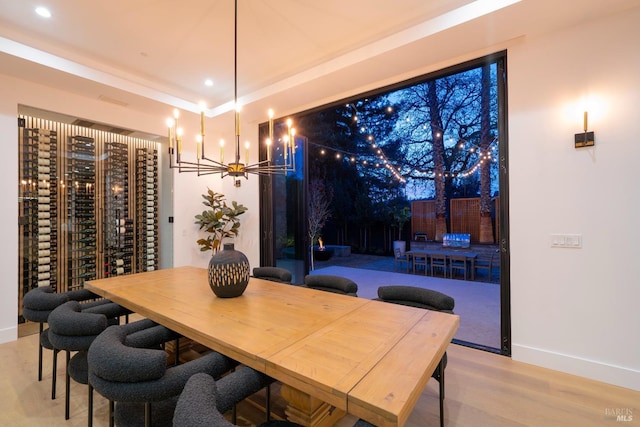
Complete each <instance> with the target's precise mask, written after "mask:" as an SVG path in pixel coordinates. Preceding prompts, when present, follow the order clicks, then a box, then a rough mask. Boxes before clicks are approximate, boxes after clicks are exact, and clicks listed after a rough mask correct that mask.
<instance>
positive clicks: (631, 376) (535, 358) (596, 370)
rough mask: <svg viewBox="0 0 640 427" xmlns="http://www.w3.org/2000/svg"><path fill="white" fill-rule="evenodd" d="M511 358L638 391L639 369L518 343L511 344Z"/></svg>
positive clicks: (639, 387)
mask: <svg viewBox="0 0 640 427" xmlns="http://www.w3.org/2000/svg"><path fill="white" fill-rule="evenodd" d="M511 358H512V359H513V360H516V361H518V362H524V363H529V364H531V365H536V366H541V367H543V368H547V369H553V370H555V371H560V372H565V373H567V374H571V375H577V376H580V377H584V378H589V379H592V380H595V381H600V382H604V383H607V384H613V385H616V386H620V387H625V388H629V389H631V390H636V391H640V371H637V370H634V369H631V368H625V367H621V366H614V365H609V364H606V363H602V362H598V361H594V360H588V359H583V358H579V357H575V356H571V355H567V354H560V353H555V352H550V351H547V350H541V349H539V348H534V347H528V346H523V345H518V344H512V346H511Z"/></svg>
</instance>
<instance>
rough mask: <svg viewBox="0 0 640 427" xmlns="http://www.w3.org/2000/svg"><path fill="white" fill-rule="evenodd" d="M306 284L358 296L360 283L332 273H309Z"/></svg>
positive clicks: (328, 290) (322, 289)
mask: <svg viewBox="0 0 640 427" xmlns="http://www.w3.org/2000/svg"><path fill="white" fill-rule="evenodd" d="M304 286H306V287H307V288H313V289H318V290H320V291H327V292H333V293H336V294H344V295H351V296H354V297H355V296H357V293H358V284H357V283H356V282H354V281H353V280H351V279H347V278H346V277H342V276H333V275H330V274H308V275H306V276H305V278H304Z"/></svg>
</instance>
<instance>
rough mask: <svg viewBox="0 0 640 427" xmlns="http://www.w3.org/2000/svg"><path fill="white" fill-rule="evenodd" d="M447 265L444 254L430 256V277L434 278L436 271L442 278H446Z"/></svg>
mask: <svg viewBox="0 0 640 427" xmlns="http://www.w3.org/2000/svg"><path fill="white" fill-rule="evenodd" d="M448 267H449V265H448V262H447V256H446V255H444V254H437V253H433V254H431V275H432V276H435V275H436V271H442V277H445V278H446V277H447V269H448Z"/></svg>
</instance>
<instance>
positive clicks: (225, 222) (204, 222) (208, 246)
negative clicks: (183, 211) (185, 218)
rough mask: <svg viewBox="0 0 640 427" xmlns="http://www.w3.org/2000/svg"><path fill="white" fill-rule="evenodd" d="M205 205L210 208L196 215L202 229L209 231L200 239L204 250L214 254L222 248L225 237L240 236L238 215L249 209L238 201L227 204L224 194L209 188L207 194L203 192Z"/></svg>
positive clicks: (199, 241) (199, 243)
mask: <svg viewBox="0 0 640 427" xmlns="http://www.w3.org/2000/svg"><path fill="white" fill-rule="evenodd" d="M202 198H203V199H204V201H203V202H202V204H203V205H205V206H207V207H208V208H209V209H207V210H204V211H202V213H201V214H199V215H196V216H195V218H196V222H195V223H196V224H198V225H199V226H200V230H204V231H206V232H207V233H208V236H207V237H206V238H202V239H198V241H197V242H196V243H197V244H198V245H200V250H201V251H202V252H206V251H212V252H213V254H215V253H216V252H218V250H220V248H221V246H222V243H223V241H224V239H229V238H233V237H236V236H238V231H239V230H240V220H239V219H238V217H239V216H240V215H242V214H243V213H245V212H246V211H247V208H246V207H244V206H243V205H241V204H238V203H237V202H235V201H234V202H231V206H229V205H227V201H226V199H225V197H224V194H220V193H216V192H214V191H212V190H211V189H209V188H207V194H203V195H202Z"/></svg>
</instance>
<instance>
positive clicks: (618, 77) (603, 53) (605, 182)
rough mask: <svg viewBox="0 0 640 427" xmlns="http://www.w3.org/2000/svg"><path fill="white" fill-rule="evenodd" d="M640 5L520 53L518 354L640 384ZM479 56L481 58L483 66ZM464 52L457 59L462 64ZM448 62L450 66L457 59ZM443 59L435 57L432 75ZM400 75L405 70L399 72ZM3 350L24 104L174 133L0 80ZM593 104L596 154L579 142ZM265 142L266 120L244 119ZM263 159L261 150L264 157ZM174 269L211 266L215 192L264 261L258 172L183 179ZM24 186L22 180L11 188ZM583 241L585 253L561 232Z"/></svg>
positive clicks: (246, 245) (13, 273) (177, 196)
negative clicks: (203, 232) (238, 178)
mask: <svg viewBox="0 0 640 427" xmlns="http://www.w3.org/2000/svg"><path fill="white" fill-rule="evenodd" d="M637 22H640V9H638V8H636V9H635V10H632V11H629V12H627V13H625V14H621V15H618V16H616V17H613V18H604V19H602V20H601V21H600V22H595V23H591V24H590V25H588V26H584V27H582V28H574V29H569V30H566V31H562V32H559V33H555V34H551V35H547V36H543V37H527V38H525V39H523V40H520V41H519V42H517V43H516V44H514V45H510V46H509V49H508V72H509V94H508V95H509V107H508V110H509V162H510V190H511V191H510V197H511V205H510V214H511V273H512V277H511V294H512V298H511V307H512V338H513V358H514V359H516V360H520V361H524V362H528V363H532V364H536V365H540V366H545V367H549V368H552V369H557V370H560V371H565V372H569V373H573V374H577V375H581V376H585V377H590V378H595V379H598V380H602V381H605V382H609V383H613V384H618V385H622V386H625V387H629V388H633V389H636V390H640V373H639V370H640V341H639V338H638V333H637V332H636V329H637V328H638V326H640V314H639V313H640V310H638V302H639V301H640V273H639V271H640V269H638V264H640V263H639V262H638V261H637V259H638V255H637V254H638V245H639V243H640V227H639V226H638V224H637V218H639V217H640V192H639V191H638V190H637V189H636V188H635V182H636V181H637V179H636V176H635V170H636V169H639V168H638V167H637V166H636V165H637V163H638V159H640V144H638V142H637V139H638V138H637V136H638V135H640V129H639V127H640V125H639V124H638V123H639V120H638V114H637V113H636V111H637V109H638V105H637V104H638V100H639V99H640V79H639V78H638V76H640V55H638V54H637V45H638V43H639V42H640V29H639V27H638V26H637V25H635V24H636V23H637ZM474 56H478V53H477V52H476V53H475V54H470V55H469V57H467V58H464V59H470V58H472V57H474ZM460 60H462V59H461V58H456V59H453V58H452V60H451V61H452V64H453V62H455V61H460ZM452 64H449V65H452ZM429 66H430V64H428V62H426V63H425V68H428V67H429ZM398 72H399V73H401V72H406V70H398ZM0 92H1V93H2V97H0V135H1V138H2V139H1V142H2V145H1V146H2V149H3V150H4V153H5V156H4V157H5V165H4V166H3V168H2V171H1V172H0V174H2V175H1V176H2V178H3V181H4V182H5V184H6V185H3V186H2V187H1V188H0V197H2V200H5V201H7V202H6V203H5V204H4V205H3V207H2V208H0V221H1V223H2V228H1V229H0V238H2V242H3V254H4V256H3V257H2V258H0V268H1V269H2V270H1V271H3V273H4V279H5V280H3V281H2V282H0V295H2V298H1V299H0V342H4V341H7V340H10V339H14V338H15V336H16V316H17V307H16V301H17V257H15V256H12V254H15V253H16V251H17V242H18V236H17V229H18V228H17V206H16V204H14V202H13V201H15V200H17V144H16V141H17V127H16V113H17V104H18V103H23V104H27V105H31V106H35V107H39V108H43V109H48V110H53V111H59V112H62V113H66V114H71V115H77V116H79V117H83V118H88V119H94V120H96V121H101V122H106V123H111V124H114V125H120V126H122V127H127V128H132V129H139V130H144V131H147V132H152V133H158V134H164V132H165V131H164V129H163V128H161V127H159V126H161V122H160V121H159V120H158V119H157V118H156V117H150V116H144V115H140V114H132V113H131V112H129V111H127V110H126V109H122V108H120V107H117V106H112V105H110V104H105V103H101V102H98V101H94V100H87V99H82V98H77V97H74V96H72V95H69V94H62V93H58V92H57V91H55V90H53V89H49V88H45V87H40V86H37V85H33V84H28V83H25V82H21V81H17V80H14V79H9V78H6V77H3V76H0ZM585 98H591V99H592V100H593V101H592V102H593V103H594V104H593V105H591V106H589V107H588V109H589V114H590V125H589V127H590V130H593V131H595V133H596V146H595V147H594V148H592V149H580V150H576V149H574V148H573V135H574V133H577V132H579V131H580V130H581V129H582V111H583V108H582V107H581V106H580V105H579V104H580V102H582V100H583V99H585ZM243 132H247V133H249V134H251V133H254V135H255V134H257V124H255V123H250V124H249V125H248V126H245V125H244V124H243ZM252 155H257V154H256V153H255V152H254V153H252ZM174 177H175V187H174V195H173V197H174V215H175V223H174V236H173V237H174V265H175V266H181V265H197V266H206V264H207V262H208V259H209V254H204V253H200V252H199V250H198V247H197V245H196V244H195V241H196V240H197V238H198V233H197V226H195V224H194V223H193V221H194V218H193V216H194V215H195V213H197V212H199V211H200V210H201V209H202V208H203V206H202V204H201V197H200V194H202V193H204V192H205V191H206V187H207V186H210V187H211V188H212V189H214V190H215V191H218V192H221V193H223V194H225V195H226V196H227V199H228V200H236V201H238V202H240V203H243V204H245V206H247V207H248V208H249V211H248V212H247V213H246V214H245V215H243V218H242V224H243V225H242V227H241V231H240V237H239V238H238V239H237V240H236V242H235V243H236V248H237V249H239V250H241V251H243V252H244V253H245V254H247V256H248V257H249V261H250V263H251V265H252V266H256V265H258V261H259V221H258V215H259V206H258V183H257V177H250V179H249V180H248V181H245V180H242V186H241V187H240V188H236V187H234V186H233V180H232V179H230V178H227V179H225V180H224V181H222V180H220V178H219V177H218V176H209V177H196V176H194V175H193V174H174ZM12 183H14V184H15V185H12ZM555 233H570V234H581V235H582V237H583V247H582V249H552V248H550V245H549V235H550V234H555Z"/></svg>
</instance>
